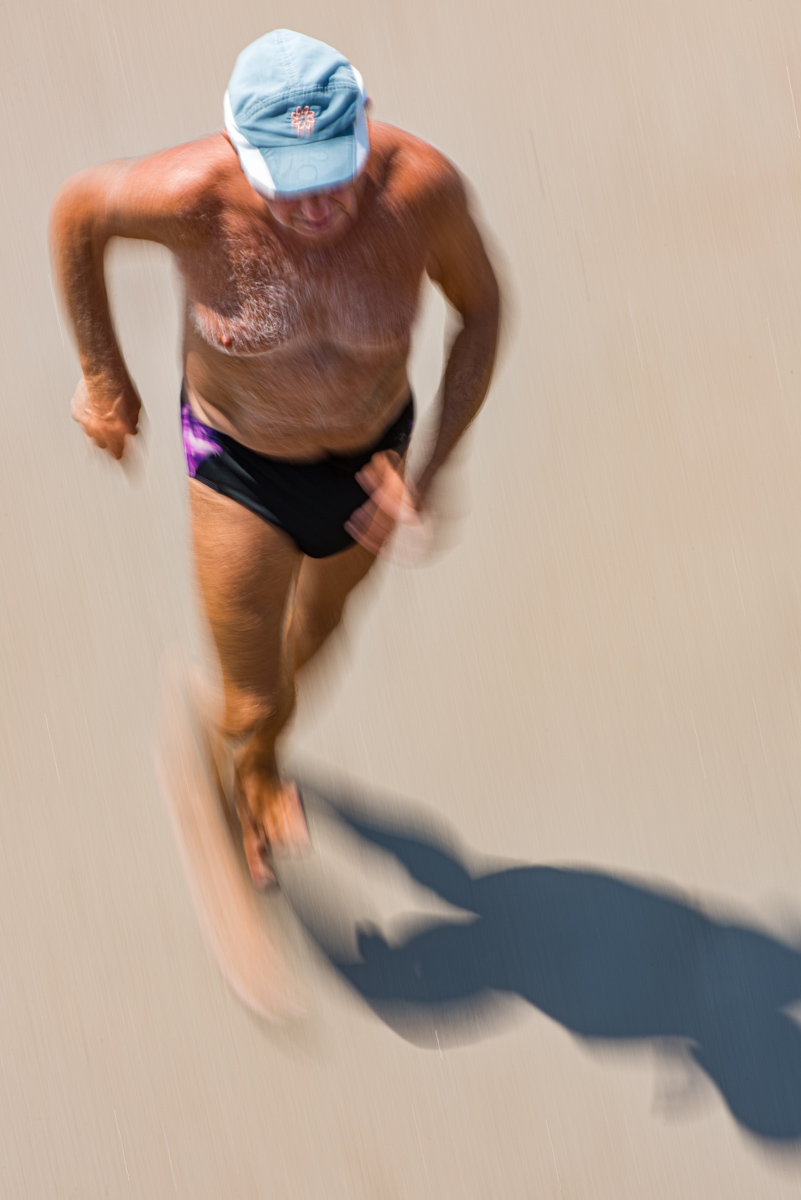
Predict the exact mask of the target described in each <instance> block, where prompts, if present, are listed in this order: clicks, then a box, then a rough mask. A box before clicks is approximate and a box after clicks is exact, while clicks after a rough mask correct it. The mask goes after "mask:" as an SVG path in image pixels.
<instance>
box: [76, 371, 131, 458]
mask: <svg viewBox="0 0 801 1200" xmlns="http://www.w3.org/2000/svg"><path fill="white" fill-rule="evenodd" d="M141 407H142V401H141V400H140V399H139V396H138V394H137V391H136V388H135V387H134V385H133V384H132V383H131V382H130V381H128V382H127V383H125V384H124V385H123V387H121V388H114V389H113V390H110V389H108V388H106V387H103V386H100V385H98V384H91V385H88V384H87V382H86V380H85V379H81V381H80V383H79V384H78V387H77V388H76V390H75V395H74V396H73V398H72V415H73V417H74V418H75V420H76V421H77V422H78V424H79V425H80V426H81V428H82V429H83V431H84V433H85V434H86V436H87V437H88V438H90V439H91V441H93V442H94V443H95V445H96V446H99V447H100V449H101V450H107V451H108V453H109V454H111V455H112V456H113V457H114V458H116V459H117V460H119V459H121V458H122V456H123V454H124V453H125V439H126V437H135V435H136V427H137V424H138V421H139V411H140V409H141Z"/></svg>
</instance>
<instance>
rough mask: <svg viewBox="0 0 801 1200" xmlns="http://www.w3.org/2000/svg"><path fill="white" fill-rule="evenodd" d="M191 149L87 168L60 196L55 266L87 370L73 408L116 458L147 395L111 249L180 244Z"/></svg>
mask: <svg viewBox="0 0 801 1200" xmlns="http://www.w3.org/2000/svg"><path fill="white" fill-rule="evenodd" d="M188 149H189V148H184V147H179V148H178V149H177V150H173V151H165V152H163V153H161V154H156V155H152V156H150V157H148V158H144V159H138V160H134V161H128V162H118V163H108V164H106V165H105V166H101V167H95V168H91V169H90V170H88V171H83V172H81V173H80V174H79V175H75V176H73V178H72V179H69V180H68V181H67V182H66V183H65V184H64V186H63V187H62V188H61V190H60V191H59V193H58V195H57V196H56V198H55V201H54V203H53V208H52V212H51V220H50V244H51V253H52V259H53V267H54V274H55V277H56V283H57V287H58V290H59V293H60V295H61V298H62V300H63V302H64V305H65V307H66V310H67V314H68V316H69V320H70V323H71V325H72V328H73V331H74V334H75V340H76V342H77V345H78V353H79V355H80V360H81V370H82V373H83V378H82V380H81V382H80V384H79V385H78V390H77V391H76V393H75V397H74V399H73V405H72V410H73V416H74V417H75V419H76V420H77V421H78V422H79V423H80V424H81V425H82V426H83V429H84V431H85V432H86V434H87V435H88V436H89V437H90V438H91V439H92V440H93V441H94V442H95V443H96V444H97V445H98V446H100V447H101V448H102V449H104V450H108V451H109V453H110V454H112V455H113V456H114V457H115V458H121V457H122V455H123V451H124V448H125V438H126V436H128V435H133V434H135V433H136V427H137V421H138V417H139V410H140V408H141V401H140V399H139V396H138V395H137V392H136V388H135V387H134V384H133V382H132V380H131V377H130V375H129V374H128V369H127V367H126V365H125V360H124V359H123V356H122V352H121V350H120V347H119V343H118V341H117V336H116V334H115V331H114V323H113V321H112V317H111V311H110V308H109V301H108V292H107V290H106V281H105V275H104V271H103V259H104V254H105V249H106V246H107V244H108V242H109V240H110V239H111V238H112V237H129V238H143V239H146V240H148V241H155V242H161V243H162V244H163V245H166V246H168V247H170V248H176V242H177V240H180V238H181V236H182V232H181V227H182V224H183V222H182V218H184V217H185V216H186V215H187V205H188V204H191V203H192V201H193V200H194V198H195V197H194V196H193V192H194V191H195V189H194V188H193V187H191V186H186V184H189V183H190V180H189V179H188V178H187V174H189V175H191V174H192V172H191V171H188V170H187V168H188V167H189V163H187V162H186V152H187V150H188ZM182 152H183V154H182ZM182 167H183V170H182ZM182 179H183V183H184V185H185V186H184V188H183V189H181V188H180V184H181V181H182ZM191 182H192V183H196V180H191ZM185 228H186V227H185V225H184V229H185Z"/></svg>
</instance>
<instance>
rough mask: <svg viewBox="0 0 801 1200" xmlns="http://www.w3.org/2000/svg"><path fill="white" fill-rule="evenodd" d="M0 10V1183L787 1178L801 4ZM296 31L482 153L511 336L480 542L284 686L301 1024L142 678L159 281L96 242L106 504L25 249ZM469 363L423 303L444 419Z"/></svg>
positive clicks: (35, 265)
mask: <svg viewBox="0 0 801 1200" xmlns="http://www.w3.org/2000/svg"><path fill="white" fill-rule="evenodd" d="M4 17H5V21H4V37H3V39H2V42H1V43H0V56H1V57H2V76H1V78H2V84H1V85H0V86H2V93H3V110H2V111H3V115H4V118H5V123H4V136H3V144H4V161H3V169H2V172H0V191H1V192H2V209H3V212H4V214H5V237H4V238H3V240H2V243H0V268H2V274H1V277H2V280H3V284H4V289H3V297H4V299H3V308H2V324H1V325H0V339H2V347H3V356H2V361H3V400H4V402H3V406H2V413H3V420H2V428H3V446H4V449H3V469H2V472H0V514H1V515H2V520H0V562H2V573H1V574H0V612H1V613H2V626H3V630H4V636H3V639H2V643H1V644H0V686H2V688H3V716H4V719H3V724H2V734H1V735H0V787H1V788H2V803H0V865H1V866H2V870H0V956H1V960H2V970H1V971H0V1045H2V1047H3V1063H2V1081H3V1085H2V1087H0V1179H2V1186H1V1187H0V1191H2V1194H3V1195H4V1196H8V1197H14V1198H15V1200H16V1197H20V1198H25V1200H27V1198H29V1197H31V1198H35V1200H53V1198H58V1200H62V1198H64V1200H66V1198H68V1197H69V1198H72V1197H74V1198H75V1200H87V1198H92V1200H93V1198H94V1197H106V1196H107V1197H112V1198H117V1197H120V1198H121V1197H128V1196H131V1197H142V1198H143V1200H162V1198H167V1197H170V1196H173V1195H178V1196H191V1197H193V1200H222V1198H223V1197H225V1198H228V1197H230V1198H231V1200H250V1198H251V1197H253V1198H255V1197H270V1200H401V1198H404V1200H406V1198H408V1200H428V1198H431V1200H490V1198H492V1200H495V1198H504V1200H506V1198H510V1200H529V1198H531V1200H535V1198H536V1200H543V1198H553V1200H561V1198H565V1200H595V1198H598V1200H602V1198H603V1200H611V1198H614V1200H643V1198H645V1197H647V1198H648V1200H651V1198H659V1200H663V1198H664V1200H679V1198H682V1200H684V1198H690V1200H694V1198H696V1197H698V1198H699V1200H701V1198H703V1200H718V1198H720V1200H754V1198H755V1197H770V1198H771V1200H774V1198H775V1200H780V1198H785V1197H791V1196H797V1195H798V1194H799V1192H801V1158H800V1157H799V1150H798V1147H799V1145H800V1144H801V1142H800V1141H799V1139H801V1030H799V1028H798V1025H797V1024H796V1018H795V1017H794V1016H793V1007H792V1006H793V1003H794V1002H797V1001H799V1000H801V968H800V967H799V963H801V882H800V881H801V874H800V873H799V862H800V861H801V828H800V827H799V819H798V815H797V814H798V812H799V790H800V785H799V781H800V780H801V736H799V734H800V732H801V473H799V468H798V463H799V459H800V458H801V352H800V351H799V339H798V329H799V324H800V323H801V222H799V219H798V215H797V214H798V212H799V203H798V201H799V196H801V127H800V126H799V117H801V19H800V18H799V13H798V8H797V5H794V4H792V3H791V0H725V2H724V0H675V2H673V3H669V4H668V3H656V0H639V2H637V0H610V2H609V3H604V4H598V3H594V2H591V0H563V2H561V3H555V2H554V0H551V2H548V3H542V2H539V0H535V2H533V3H523V2H522V0H514V2H513V0H497V2H496V3H495V4H494V5H485V4H479V3H477V2H475V0H469V2H468V3H464V4H458V3H455V2H454V0H446V3H443V4H440V5H433V4H430V3H422V2H421V0H408V2H407V3H404V4H400V3H397V2H395V0H386V2H385V3H383V4H375V3H367V2H366V0H352V2H350V3H347V4H345V3H339V2H335V3H328V4H323V3H321V2H320V0H310V2H309V3H307V4H304V5H302V6H298V5H297V4H295V5H288V4H284V3H275V4H272V5H267V6H265V5H263V4H257V3H255V2H253V0H245V2H244V3H241V4H238V5H234V6H231V5H228V6H222V5H212V4H209V3H207V2H206V0H193V2H192V3H189V2H188V0H164V3H163V4H155V3H154V2H153V0H146V2H145V3H141V4H126V5H123V4H117V5H112V6H110V5H108V4H106V3H101V2H100V0H65V2H64V3H62V4H58V5H57V4H44V3H42V0H34V3H33V4H28V5H22V4H16V5H13V6H9V7H8V8H7V10H6V12H5V13H4ZM280 25H287V26H290V27H294V28H299V29H301V30H303V31H304V32H308V33H311V34H314V35H315V36H319V37H321V38H324V39H325V40H328V41H330V42H332V43H334V44H335V45H337V46H338V47H340V48H341V49H343V50H344V51H345V52H347V53H348V54H349V55H350V56H351V57H352V58H353V60H354V61H355V62H356V63H357V64H358V66H359V68H360V69H361V71H362V73H363V75H364V77H365V79H366V81H367V83H368V87H369V90H370V92H371V94H372V96H373V99H374V102H375V111H376V115H377V116H378V117H380V118H382V119H385V120H389V121H392V122H395V123H397V124H401V125H404V126H406V127H408V128H410V129H412V130H413V131H415V132H417V133H419V134H421V135H422V136H423V137H426V138H428V139H429V140H431V141H433V142H434V143H436V144H437V145H439V146H440V147H442V148H443V149H445V150H446V151H447V152H448V153H450V154H451V156H452V157H453V158H454V159H455V160H456V162H457V163H458V164H459V165H460V166H461V168H462V169H463V170H464V171H465V173H466V174H467V175H468V177H469V178H470V180H471V181H472V184H473V186H474V188H475V192H476V194H477V196H478V197H479V199H480V207H481V212H482V213H483V217H484V220H485V222H486V225H487V228H488V229H489V231H490V232H491V237H492V239H493V243H494V245H495V248H496V253H497V257H498V261H499V264H500V266H501V269H502V272H503V275H504V278H505V280H506V285H507V289H508V295H509V306H508V307H509V312H508V318H509V319H508V334H507V341H506V349H505V354H504V359H503V362H502V365H501V368H500V370H499V372H498V376H497V382H496V383H495V386H494V388H493V392H492V396H491V400H490V402H489V403H488V405H487V408H486V410H485V413H484V415H483V416H482V417H481V419H480V421H479V423H478V425H477V427H476V431H475V434H474V435H473V436H472V438H471V441H470V446H469V454H467V455H465V456H464V457H465V465H464V468H463V470H462V473H461V476H460V480H459V488H458V496H459V497H460V502H461V503H462V504H463V506H464V508H465V510H466V516H465V519H464V520H463V521H462V523H461V525H460V541H459V543H458V545H457V546H456V548H455V549H454V550H453V551H452V552H451V553H450V554H449V555H448V556H446V557H445V558H443V559H442V560H441V561H440V562H439V563H438V564H437V565H436V566H434V567H433V568H431V569H429V570H426V571H419V572H414V573H408V572H407V573H404V572H401V571H399V570H397V569H395V568H392V569H390V570H388V571H387V572H386V573H385V575H384V577H383V579H382V581H381V583H380V585H379V586H378V587H377V588H376V589H375V594H374V595H373V596H371V597H370V598H369V599H370V603H369V605H366V606H365V607H364V611H363V612H362V613H359V614H355V615H357V616H358V617H359V619H358V620H355V621H354V631H353V638H352V642H351V653H350V654H349V655H345V654H340V655H339V662H338V663H334V664H333V666H337V667H338V673H337V674H336V676H333V675H332V677H331V678H326V679H322V678H320V679H318V680H317V683H316V685H315V686H314V687H312V686H310V688H309V690H308V692H307V695H306V696H305V698H304V704H303V707H302V711H301V715H300V718H299V721H298V724H297V728H296V733H295V736H294V739H293V746H292V750H293V754H294V756H295V757H296V759H297V761H298V763H299V764H301V765H302V766H304V767H305V769H306V770H307V772H308V774H309V776H310V777H311V776H314V787H313V789H312V790H311V792H310V796H311V801H312V807H313V823H314V829H315V836H316V839H317V845H318V853H317V854H316V855H315V856H314V858H313V859H311V860H309V861H308V862H307V863H304V864H298V865H297V866H296V867H293V868H292V870H291V871H287V873H286V896H287V906H286V909H285V911H284V914H283V917H282V920H283V922H284V925H285V927H286V929H288V930H290V932H291V931H292V930H293V929H294V937H295V938H296V940H297V948H298V956H299V958H300V959H301V960H302V973H303V974H304V975H305V979H304V984H305V985H306V986H307V988H308V990H309V992H310V994H311V996H312V998H313V1003H312V1009H311V1012H310V1013H309V1015H308V1016H307V1017H306V1019H305V1020H304V1021H303V1022H302V1023H300V1024H298V1025H295V1026H290V1027H287V1028H280V1029H277V1030H276V1029H275V1028H272V1027H269V1026H266V1025H264V1024H262V1023H260V1022H259V1021H258V1020H256V1019H255V1018H254V1017H252V1016H251V1015H250V1014H249V1013H248V1012H247V1011H246V1010H245V1009H244V1008H243V1007H242V1006H241V1004H240V1003H239V1001H238V1000H237V999H236V998H235V997H234V995H233V994H232V993H231V992H230V991H229V990H228V989H227V987H226V986H225V984H224V983H223V981H222V979H221V977H220V975H219V974H218V972H217V969H216V967H215V965H214V963H213V961H212V959H211V957H210V955H209V953H208V952H207V950H206V948H205V946H204V944H203V941H202V938H201V935H200V932H199V928H198V925H197V923H196V920H195V917H194V913H193V910H192V906H191V901H190V899H189V895H188V892H187V889H186V887H185V884H184V881H183V878H182V875H181V870H180V862H179V856H178V851H177V849H176V846H175V844H174V842H173V840H172V836H171V831H170V826H169V821H168V816H167V813H166V811H165V808H164V805H163V804H162V800H161V797H160V795H159V790H158V784H157V779H156V774H155V769H154V764H153V755H152V749H153V741H154V724H155V714H156V709H157V690H158V678H159V670H160V664H161V663H162V661H163V659H164V656H165V654H167V653H168V651H169V649H170V648H171V647H172V646H174V645H175V644H177V643H178V644H183V645H197V644H198V631H197V628H196V624H195V618H194V616H193V610H192V598H191V590H190V582H189V575H188V569H187V556H186V512H185V484H184V477H183V470H182V462H181V451H180V445H179V434H178V421H177V403H178V382H179V366H178V359H177V342H176V336H177V326H178V321H177V308H176V297H175V291H174V281H173V277H172V273H171V268H170V265H169V262H168V259H167V257H166V255H165V254H164V253H162V252H161V251H159V250H158V249H156V248H153V247H145V246H134V245H126V246H121V247H119V248H117V249H115V251H114V253H113V255H112V261H111V279H112V290H113V293H114V299H115V311H116V313H117V319H118V324H119V329H120V333H121V336H122V339H123V342H124V346H125V349H126V353H127V355H128V359H129V363H130V365H131V368H132V371H133V373H134V376H135V378H136V379H137V381H138V383H139V385H140V389H141V391H142V394H143V396H144V398H145V403H146V406H147V409H148V414H149V421H148V428H147V431H146V435H145V437H144V438H143V439H142V441H143V445H142V447H141V449H142V453H141V456H140V462H139V468H138V471H136V472H135V473H134V474H133V476H127V475H125V474H124V473H123V472H121V471H120V470H119V469H118V468H116V467H115V466H114V465H113V464H111V463H106V462H104V461H101V460H100V459H99V458H97V457H95V456H94V455H92V454H90V453H89V452H88V451H87V450H86V448H85V447H84V446H83V445H82V443H81V439H80V436H79V433H78V430H77V428H76V427H75V426H74V425H73V424H72V422H71V421H70V417H69V411H68V405H69V398H70V396H71V394H72V390H73V388H74V385H75V382H76V378H77V365H76V364H77V360H76V356H75V354H74V351H73V349H72V347H71V343H70V341H69V338H68V337H67V335H66V334H65V333H64V331H63V329H61V327H60V324H59V320H58V317H57V313H56V308H55V306H54V303H53V297H52V294H51V293H52V288H51V283H50V281H49V276H48V263H47V251H46V242H45V224H46V217H47V212H48V208H49V204H50V201H51V198H52V195H53V193H54V191H55V189H56V188H57V186H58V184H59V183H60V182H61V181H62V180H63V179H64V178H65V177H66V176H67V175H69V174H70V173H72V172H73V171H75V170H78V169H79V168H81V167H83V166H84V165H87V164H89V163H93V162H97V161H100V160H104V159H107V158H111V157H117V156H124V155H134V154H139V153H144V152H146V151H148V150H151V149H155V148H157V147H160V146H165V145H169V144H172V143H175V142H178V141H181V140H186V139H188V138H191V137H194V136H196V135H198V134H201V133H203V132H206V131H208V130H210V129H212V128H215V127H217V126H218V125H219V124H220V122H221V97H222V93H223V90H224V86H225V83H226V81H227V78H228V74H229V72H230V69H231V67H232V64H233V61H234V58H235V56H236V53H237V52H238V51H239V49H241V48H242V46H244V45H245V44H246V43H247V42H248V41H250V40H252V39H253V38H254V37H256V36H258V35H259V34H261V33H262V32H265V31H266V30H267V29H268V28H270V27H275V26H280ZM442 329H443V309H442V305H441V303H440V302H439V301H438V300H437V299H436V298H431V299H430V300H429V301H427V306H426V311H425V319H424V321H423V323H422V326H421V330H420V340H419V348H418V352H417V355H416V358H415V363H414V381H415V384H416V387H417V390H418V394H419V396H420V398H421V400H422V401H423V403H424V405H425V404H426V403H428V401H429V399H430V397H431V395H432V389H433V387H434V384H435V380H436V375H437V371H438V367H439V362H440V349H439V347H440V344H441V336H442ZM337 789H339V791H338V790H337ZM338 794H339V795H341V796H344V797H345V800H346V801H347V805H350V806H351V807H350V809H349V810H348V811H350V814H351V815H350V819H349V821H350V823H348V820H345V819H343V817H342V816H341V815H340V816H339V817H337V814H336V809H335V808H332V807H331V806H330V804H327V803H326V801H331V800H334V799H336V797H337V795H338ZM354 806H355V807H354ZM340 807H341V805H340ZM354 811H355V812H356V813H357V814H359V815H358V818H354V817H353V812H354ZM346 815H347V814H346ZM354 820H356V824H355V825H354ZM359 830H360V832H359ZM403 863H405V867H406V869H404V867H403V866H402V864H403ZM512 865H514V866H515V867H516V870H515V871H512V870H511V867H512ZM565 865H569V866H570V867H571V868H572V870H571V871H558V870H548V869H547V868H549V867H550V868H556V867H560V866H565ZM410 869H411V873H412V875H413V876H415V877H416V879H413V878H412V877H411V876H410V874H409V870H410ZM621 881H623V882H621ZM625 881H628V882H629V886H625ZM290 902H291V905H292V906H293V910H290V908H289V905H290ZM471 905H472V909H471ZM470 911H472V913H473V914H474V915H473V916H470V915H469V912H470ZM415 914H416V915H415ZM476 914H477V915H476ZM421 921H425V924H426V928H427V932H425V933H421V932H420V930H419V925H420V922H421ZM302 926H305V927H306V928H307V929H308V930H309V931H310V934H311V937H309V935H308V934H305V933H301V928H302ZM360 928H361V929H362V936H361V938H360V939H359V929H360ZM365 929H367V930H368V932H367V934H366V935H365V933H364V930H365ZM757 930H759V931H761V935H760V934H758V933H757V932H756V931H757ZM315 946H317V947H322V952H320V950H319V949H316V948H315ZM796 947H798V948H799V949H796ZM360 955H361V958H360ZM332 961H333V962H338V963H339V964H340V967H339V968H338V969H336V968H335V967H334V966H332V965H331V964H332ZM354 962H355V963H356V964H357V965H356V966H355V967H354V966H352V965H351V966H349V965H348V964H349V963H350V964H353V963H354ZM365 996H366V997H368V998H370V999H371V1003H366V1002H365ZM798 1013H801V1008H799V1009H798V1010H797V1015H798Z"/></svg>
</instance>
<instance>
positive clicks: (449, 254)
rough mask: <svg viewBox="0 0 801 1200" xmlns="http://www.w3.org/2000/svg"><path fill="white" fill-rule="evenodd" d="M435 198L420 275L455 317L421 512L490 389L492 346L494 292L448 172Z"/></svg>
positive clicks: (496, 308)
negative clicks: (436, 289)
mask: <svg viewBox="0 0 801 1200" xmlns="http://www.w3.org/2000/svg"><path fill="white" fill-rule="evenodd" d="M443 192H444V195H443V194H440V196H438V198H437V216H436V229H435V235H434V241H433V245H432V249H431V254H430V257H429V261H428V263H427V265H426V271H427V273H428V275H429V277H430V278H431V279H432V280H433V281H434V283H436V284H437V285H438V286H439V287H440V289H441V290H442V292H443V293H444V295H445V298H446V299H447V300H448V302H449V303H450V304H451V305H452V307H453V308H454V309H455V310H456V312H457V313H458V314H459V317H460V318H461V322H462V328H461V329H460V331H459V333H458V334H457V336H456V338H455V339H454V341H453V344H452V345H451V348H450V353H449V355H448V361H447V364H446V367H445V374H444V376H443V380H442V386H441V389H440V397H439V426H438V429H437V434H436V438H435V440H434V445H433V447H432V450H431V454H430V457H429V460H428V462H427V463H426V465H425V467H424V468H423V470H422V471H421V473H420V476H419V478H418V479H417V482H416V488H417V492H418V495H419V503H420V505H421V507H423V508H424V507H425V498H426V494H427V493H428V490H429V488H430V487H431V484H432V482H433V480H434V477H435V476H436V474H437V472H438V471H439V469H440V467H441V466H442V465H443V463H444V462H445V461H446V460H447V458H448V456H449V454H450V453H451V451H452V450H453V448H454V446H455V445H456V443H457V442H458V440H459V438H460V437H461V436H462V434H463V433H464V432H465V430H466V429H467V427H468V425H469V424H470V423H471V421H472V420H473V418H474V417H475V416H476V414H477V413H478V410H479V409H480V408H481V405H482V403H483V402H484V397H485V396H486V394H487V390H488V388H489V384H490V378H491V376H492V368H493V365H494V362H495V353H496V349H497V345H498V329H499V322H500V292H499V289H498V281H497V279H496V278H495V272H494V271H493V269H492V265H491V263H490V261H489V258H488V256H487V252H486V250H485V248H484V243H483V242H482V240H481V234H480V233H479V231H478V229H477V227H476V224H475V221H474V220H473V218H472V216H471V214H470V210H469V208H468V203H467V196H466V194H465V188H464V185H463V183H462V181H461V179H460V178H459V176H458V175H457V174H456V172H455V171H454V170H453V169H452V168H451V171H450V174H449V177H448V179H447V180H446V181H445V183H444V185H443Z"/></svg>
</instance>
